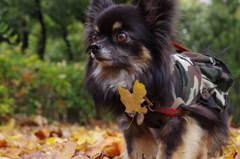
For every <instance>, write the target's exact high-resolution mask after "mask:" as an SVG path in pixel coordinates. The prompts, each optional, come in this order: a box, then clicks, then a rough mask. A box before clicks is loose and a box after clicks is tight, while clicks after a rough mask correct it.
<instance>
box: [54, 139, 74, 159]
mask: <svg viewBox="0 0 240 159" xmlns="http://www.w3.org/2000/svg"><path fill="white" fill-rule="evenodd" d="M76 146H77V144H76V143H74V142H66V141H64V142H63V143H58V142H56V143H55V144H54V145H53V150H52V155H51V157H52V158H53V159H70V158H72V156H73V155H74V152H75V149H76Z"/></svg>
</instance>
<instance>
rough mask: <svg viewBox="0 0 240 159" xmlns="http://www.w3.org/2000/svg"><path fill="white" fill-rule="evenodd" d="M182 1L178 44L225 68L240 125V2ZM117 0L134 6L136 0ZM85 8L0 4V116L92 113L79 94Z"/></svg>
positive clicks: (48, 0) (82, 0) (53, 0)
mask: <svg viewBox="0 0 240 159" xmlns="http://www.w3.org/2000/svg"><path fill="white" fill-rule="evenodd" d="M179 1H180V2H179V4H180V5H179V6H180V7H179V10H180V12H181V15H182V18H181V19H180V20H179V36H180V39H181V40H182V45H183V46H185V47H187V48H188V49H190V50H192V51H194V52H204V53H209V54H212V55H214V56H217V57H219V58H221V59H223V60H224V61H225V62H226V63H227V65H228V66H229V68H230V70H231V72H232V73H233V76H234V78H235V82H234V86H233V88H232V89H231V91H230V98H231V100H230V106H229V107H228V109H229V112H230V113H231V114H233V115H234V122H235V123H236V124H240V106H239V103H240V89H239V88H240V62H239V61H240V54H239V51H238V50H239V48H238V45H239V44H240V1H239V0H179ZM115 2H116V3H128V4H131V3H133V4H137V2H138V0H115ZM88 3H89V0H1V1H0V116H2V115H3V114H8V113H26V114H31V113H37V114H43V115H46V116H48V117H50V118H54V119H64V120H66V119H68V120H76V119H77V120H78V121H79V120H81V122H85V121H86V120H87V118H88V117H91V116H94V113H95V112H94V110H95V109H93V103H92V101H91V100H90V99H89V97H88V95H87V94H86V93H85V92H84V90H83V89H82V83H83V77H84V61H86V57H87V56H85V55H84V51H85V46H84V43H83V37H84V31H83V28H84V23H85V17H84V14H85V11H86V8H87V5H88ZM39 58H40V59H41V60H40V59H39ZM42 60H44V61H42ZM63 61H66V62H63ZM76 62H77V63H76ZM65 63H66V65H65ZM28 78H29V79H28ZM71 118H75V119H71Z"/></svg>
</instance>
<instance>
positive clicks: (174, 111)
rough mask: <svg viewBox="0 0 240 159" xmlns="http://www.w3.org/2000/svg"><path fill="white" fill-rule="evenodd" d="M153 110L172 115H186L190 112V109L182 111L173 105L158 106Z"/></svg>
mask: <svg viewBox="0 0 240 159" xmlns="http://www.w3.org/2000/svg"><path fill="white" fill-rule="evenodd" d="M153 110H154V111H156V112H159V113H163V114H167V115H170V116H184V115H187V114H189V113H190V111H182V110H177V109H174V108H171V107H163V106H156V108H155V109H153Z"/></svg>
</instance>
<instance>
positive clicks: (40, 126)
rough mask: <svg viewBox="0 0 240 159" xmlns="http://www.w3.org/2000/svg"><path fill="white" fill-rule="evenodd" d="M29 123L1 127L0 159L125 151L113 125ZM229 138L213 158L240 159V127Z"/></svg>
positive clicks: (84, 158) (89, 158)
mask: <svg viewBox="0 0 240 159" xmlns="http://www.w3.org/2000/svg"><path fill="white" fill-rule="evenodd" d="M28 120H32V121H31V124H30V125H29V124H26V123H29V122H25V121H24V122H21V120H16V119H14V118H11V119H10V120H9V122H8V123H7V124H5V125H3V126H0V159H18V158H20V159H120V154H121V153H122V152H123V151H124V139H123V135H122V133H121V131H120V130H119V129H118V125H117V124H116V123H111V124H109V123H106V122H103V121H101V122H100V123H98V124H96V125H94V126H93V125H89V126H80V125H78V124H68V123H59V122H56V121H54V122H52V124H47V121H46V119H45V118H43V117H41V116H36V117H33V118H32V119H28ZM34 123H35V124H34ZM93 123H94V122H93ZM230 136H231V137H230V139H229V144H228V145H227V146H226V147H225V148H224V156H218V157H216V158H212V159H240V128H232V127H231V128H230Z"/></svg>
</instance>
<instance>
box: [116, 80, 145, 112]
mask: <svg viewBox="0 0 240 159" xmlns="http://www.w3.org/2000/svg"><path fill="white" fill-rule="evenodd" d="M118 91H119V94H120V99H121V101H122V103H123V104H124V105H125V107H126V110H125V112H127V113H132V112H138V113H145V114H146V113H147V111H148V109H147V108H144V107H141V104H142V103H143V102H144V99H143V97H145V96H146V94H147V91H146V89H145V86H144V85H143V84H142V83H139V81H138V80H136V81H135V83H134V85H133V93H132V94H131V93H130V92H129V91H128V90H127V89H125V88H121V87H120V86H118Z"/></svg>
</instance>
